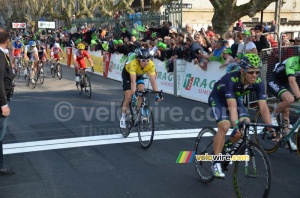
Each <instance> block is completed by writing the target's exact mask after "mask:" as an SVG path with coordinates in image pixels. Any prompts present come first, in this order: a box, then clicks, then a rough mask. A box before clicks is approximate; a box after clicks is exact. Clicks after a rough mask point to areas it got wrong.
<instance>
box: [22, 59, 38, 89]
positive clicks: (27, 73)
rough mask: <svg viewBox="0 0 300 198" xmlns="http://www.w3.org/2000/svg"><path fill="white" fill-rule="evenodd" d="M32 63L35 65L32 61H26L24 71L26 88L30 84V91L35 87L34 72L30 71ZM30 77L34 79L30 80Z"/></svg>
mask: <svg viewBox="0 0 300 198" xmlns="http://www.w3.org/2000/svg"><path fill="white" fill-rule="evenodd" d="M34 63H35V61H34V60H30V61H28V64H27V67H26V68H25V70H24V75H25V83H26V86H29V84H30V83H31V87H32V89H34V88H35V87H36V78H35V74H36V72H35V71H34V70H33V69H32V65H33V64H34ZM32 76H34V77H33V78H32ZM32 80H33V81H34V83H33V82H32Z"/></svg>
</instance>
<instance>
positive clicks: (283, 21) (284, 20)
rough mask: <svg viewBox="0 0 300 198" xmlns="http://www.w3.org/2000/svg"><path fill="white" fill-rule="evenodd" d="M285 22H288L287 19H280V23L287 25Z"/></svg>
mask: <svg viewBox="0 0 300 198" xmlns="http://www.w3.org/2000/svg"><path fill="white" fill-rule="evenodd" d="M287 22H288V20H287V18H280V23H287Z"/></svg>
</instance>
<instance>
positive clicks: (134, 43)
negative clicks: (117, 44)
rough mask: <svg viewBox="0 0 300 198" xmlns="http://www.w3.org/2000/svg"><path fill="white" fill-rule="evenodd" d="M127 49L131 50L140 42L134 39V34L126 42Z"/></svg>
mask: <svg viewBox="0 0 300 198" xmlns="http://www.w3.org/2000/svg"><path fill="white" fill-rule="evenodd" d="M127 45H128V47H129V51H131V52H133V51H134V50H135V49H137V48H140V47H141V45H140V43H139V42H138V41H137V40H136V37H135V36H132V37H131V40H130V41H129V42H128V43H127Z"/></svg>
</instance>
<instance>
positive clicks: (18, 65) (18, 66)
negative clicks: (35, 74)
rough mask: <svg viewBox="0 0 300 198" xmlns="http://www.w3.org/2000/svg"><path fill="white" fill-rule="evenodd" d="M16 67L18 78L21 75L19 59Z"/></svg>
mask: <svg viewBox="0 0 300 198" xmlns="http://www.w3.org/2000/svg"><path fill="white" fill-rule="evenodd" d="M17 69H18V71H17V78H18V79H19V78H20V75H21V64H20V62H19V61H18V62H17Z"/></svg>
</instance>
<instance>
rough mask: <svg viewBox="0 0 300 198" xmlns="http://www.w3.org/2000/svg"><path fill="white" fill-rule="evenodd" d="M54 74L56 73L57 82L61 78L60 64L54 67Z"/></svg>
mask: <svg viewBox="0 0 300 198" xmlns="http://www.w3.org/2000/svg"><path fill="white" fill-rule="evenodd" d="M56 69H57V70H56V73H57V77H58V79H59V80H61V78H62V69H61V64H60V63H57V65H56Z"/></svg>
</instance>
